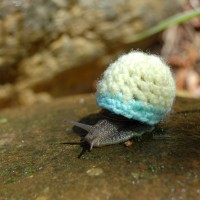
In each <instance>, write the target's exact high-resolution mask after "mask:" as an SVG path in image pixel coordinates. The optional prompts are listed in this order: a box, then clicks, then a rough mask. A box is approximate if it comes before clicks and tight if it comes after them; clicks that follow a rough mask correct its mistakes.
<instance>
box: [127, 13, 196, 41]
mask: <svg viewBox="0 0 200 200" xmlns="http://www.w3.org/2000/svg"><path fill="white" fill-rule="evenodd" d="M198 16H200V9H196V10H192V11H187V12H183V13H180V14H177V15H175V16H172V17H170V18H168V19H166V20H164V21H163V22H161V23H159V24H158V25H156V26H154V27H152V28H150V29H148V30H145V31H142V32H140V33H138V34H135V35H133V36H131V37H129V38H128V39H126V40H125V43H133V42H138V41H140V40H142V39H145V38H147V37H150V36H152V35H154V34H156V33H158V32H160V31H163V30H164V29H166V28H168V27H169V26H172V25H174V24H181V23H184V22H186V21H188V20H190V19H192V18H194V17H198Z"/></svg>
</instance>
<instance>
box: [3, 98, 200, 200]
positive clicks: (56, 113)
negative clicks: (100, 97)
mask: <svg viewBox="0 0 200 200" xmlns="http://www.w3.org/2000/svg"><path fill="white" fill-rule="evenodd" d="M99 111H100V109H99V108H98V107H97V106H96V102H95V96H94V95H79V96H72V97H67V98H63V99H60V100H57V101H54V102H52V103H48V104H38V105H35V106H32V107H24V108H17V109H8V110H4V111H1V112H0V119H6V123H5V122H4V121H5V120H3V123H0V127H1V131H0V199H48V200H49V199H66V197H67V199H128V198H129V199H200V159H199V158H200V148H199V144H200V101H199V100H190V99H181V98H177V100H176V102H175V105H174V108H173V111H172V112H171V114H170V115H169V116H168V117H167V118H166V120H165V121H163V122H162V123H160V124H158V125H157V126H156V128H155V130H154V131H153V132H152V133H148V134H146V135H144V137H142V138H141V139H139V140H138V139H137V140H133V143H132V145H128V146H126V145H125V144H117V145H110V146H105V147H101V148H94V149H93V150H92V151H91V152H89V151H87V146H83V145H82V144H81V143H80V139H81V137H80V135H81V134H84V133H85V132H84V131H83V130H81V129H79V128H77V127H73V126H71V125H69V124H65V123H64V122H63V121H64V119H73V120H77V121H80V120H81V121H83V122H85V123H88V124H94V123H95V120H97V118H98V117H97V116H98V114H97V113H98V112H99Z"/></svg>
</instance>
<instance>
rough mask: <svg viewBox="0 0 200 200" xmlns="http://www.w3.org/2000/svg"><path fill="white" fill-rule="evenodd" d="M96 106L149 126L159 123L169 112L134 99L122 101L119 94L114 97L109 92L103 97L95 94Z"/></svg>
mask: <svg viewBox="0 0 200 200" xmlns="http://www.w3.org/2000/svg"><path fill="white" fill-rule="evenodd" d="M97 104H98V105H99V106H100V107H103V108H105V109H108V110H110V111H112V112H114V113H115V114H119V115H123V116H125V117H127V118H129V119H134V120H138V121H140V122H145V123H147V124H150V125H153V124H157V123H158V122H160V121H161V120H162V119H163V117H164V115H166V114H167V113H168V112H169V111H168V110H163V109H160V108H155V107H154V106H153V105H151V104H144V103H143V102H141V101H138V100H135V99H132V100H129V101H124V100H123V98H122V94H120V93H119V94H117V95H114V96H111V94H110V93H109V92H107V93H106V94H104V95H102V94H100V93H97Z"/></svg>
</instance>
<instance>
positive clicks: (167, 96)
mask: <svg viewBox="0 0 200 200" xmlns="http://www.w3.org/2000/svg"><path fill="white" fill-rule="evenodd" d="M175 93H176V87H175V81H174V78H173V76H172V73H171V71H170V68H169V66H167V64H166V63H165V62H164V61H163V60H162V59H161V58H160V57H158V56H156V55H149V54H146V53H143V52H139V51H132V52H130V53H128V54H125V55H122V56H121V57H119V58H118V59H117V60H116V61H115V62H113V63H111V64H110V65H109V67H108V68H107V69H106V71H105V72H104V74H103V76H102V78H101V80H100V81H99V83H98V85H97V94H96V95H97V104H98V105H99V106H100V107H101V108H103V109H107V110H109V111H110V112H112V113H114V114H117V115H122V116H124V117H126V118H127V119H129V120H136V121H139V125H137V126H135V125H134V126H128V127H127V125H126V124H125V125H123V124H122V123H116V122H113V121H109V120H107V119H105V120H103V121H99V122H97V124H96V125H94V126H88V125H83V124H81V123H78V122H74V121H70V120H68V122H70V123H72V124H74V125H76V126H79V127H81V126H82V127H81V128H84V129H85V130H87V131H88V134H87V135H86V136H85V140H86V141H87V142H88V143H89V144H90V149H92V148H93V146H103V145H108V144H115V143H120V142H124V141H126V140H128V139H130V138H132V137H133V136H134V135H136V134H143V133H144V132H148V131H151V130H152V129H153V127H154V125H155V124H157V123H159V122H160V121H161V120H163V119H164V117H165V116H166V115H167V114H168V113H169V112H170V111H171V107H172V104H173V101H174V98H175ZM83 126H84V127H83ZM86 126H88V127H87V129H86Z"/></svg>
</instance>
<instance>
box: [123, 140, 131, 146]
mask: <svg viewBox="0 0 200 200" xmlns="http://www.w3.org/2000/svg"><path fill="white" fill-rule="evenodd" d="M124 144H125V146H126V147H130V146H132V145H133V141H130V140H128V141H126V142H124Z"/></svg>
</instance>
